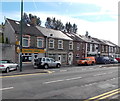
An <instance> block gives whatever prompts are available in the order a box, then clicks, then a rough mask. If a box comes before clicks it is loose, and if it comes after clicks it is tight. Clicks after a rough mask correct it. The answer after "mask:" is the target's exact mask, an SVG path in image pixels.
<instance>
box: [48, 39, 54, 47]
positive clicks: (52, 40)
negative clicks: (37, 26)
mask: <svg viewBox="0 0 120 101" xmlns="http://www.w3.org/2000/svg"><path fill="white" fill-rule="evenodd" d="M50 40H52V41H53V42H50ZM54 42H55V40H54V39H49V48H50V49H54V44H55V43H54ZM50 44H53V47H50Z"/></svg>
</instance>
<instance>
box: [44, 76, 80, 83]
mask: <svg viewBox="0 0 120 101" xmlns="http://www.w3.org/2000/svg"><path fill="white" fill-rule="evenodd" d="M81 78H82V77H75V78H69V79H61V80H55V81H48V82H44V83H43V84H49V83H55V82H61V81H69V80H76V79H81Z"/></svg>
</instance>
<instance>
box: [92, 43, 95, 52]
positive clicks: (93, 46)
mask: <svg viewBox="0 0 120 101" xmlns="http://www.w3.org/2000/svg"><path fill="white" fill-rule="evenodd" d="M94 51H95V45H94V44H92V52H94Z"/></svg>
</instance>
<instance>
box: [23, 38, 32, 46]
mask: <svg viewBox="0 0 120 101" xmlns="http://www.w3.org/2000/svg"><path fill="white" fill-rule="evenodd" d="M22 46H23V47H29V46H30V37H23V38H22Z"/></svg>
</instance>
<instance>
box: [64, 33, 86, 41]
mask: <svg viewBox="0 0 120 101" xmlns="http://www.w3.org/2000/svg"><path fill="white" fill-rule="evenodd" d="M64 34H66V35H67V36H68V37H70V38H71V39H73V41H80V42H85V41H84V40H82V39H81V37H80V35H79V34H75V33H73V34H69V33H64Z"/></svg>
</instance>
